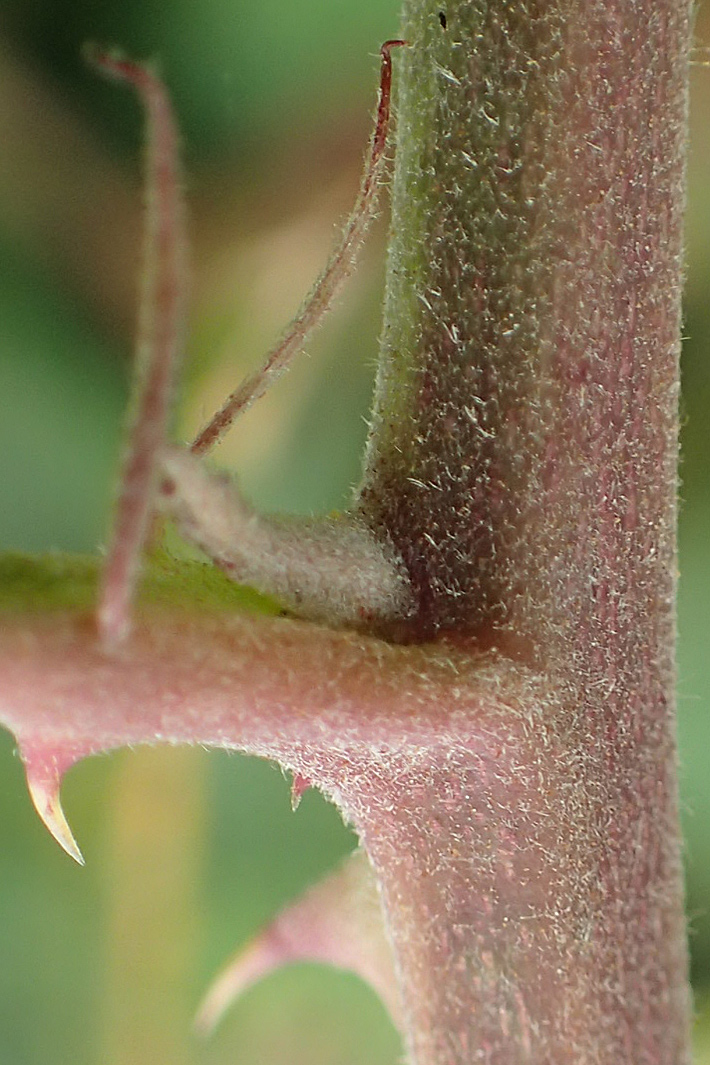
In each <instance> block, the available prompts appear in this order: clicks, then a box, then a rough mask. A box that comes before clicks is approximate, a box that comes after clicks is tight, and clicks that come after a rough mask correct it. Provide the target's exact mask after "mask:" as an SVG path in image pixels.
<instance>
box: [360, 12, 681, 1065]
mask: <svg viewBox="0 0 710 1065" xmlns="http://www.w3.org/2000/svg"><path fill="white" fill-rule="evenodd" d="M442 14H443V16H444V17H443V18H442V17H441V16H442ZM444 22H445V24H446V25H445V26H444V25H443V23H444ZM402 32H403V35H404V36H405V37H406V38H407V39H408V40H409V41H410V42H411V45H412V47H411V48H410V49H408V51H407V54H406V55H405V56H403V58H402V71H401V77H400V94H399V112H398V115H399V118H398V124H399V125H398V128H399V135H398V148H397V163H396V167H397V169H396V176H395V182H394V208H393V210H394V215H393V243H392V251H391V256H390V262H389V280H388V298H387V307H386V321H385V328H384V336H383V353H382V362H381V370H380V377H379V382H378V395H377V402H376V409H375V416H374V419H373V426H372V434H371V441H370V449H369V455H368V462H367V467H366V472H365V477H364V481H363V486H362V489H361V492H360V496H359V500H358V507H359V510H360V513H361V514H362V515H363V517H364V518H365V520H366V521H368V523H369V524H370V525H371V526H372V527H374V528H375V529H376V530H378V531H379V532H380V533H384V534H385V535H386V536H387V537H389V538H390V540H391V541H392V542H393V543H394V545H395V547H396V548H397V549H398V550H399V551H400V552H401V555H402V557H403V558H404V560H405V563H406V565H407V567H408V571H409V574H410V577H411V579H412V582H413V585H414V587H415V589H416V594H417V600H418V611H417V614H416V617H415V618H414V621H413V622H411V623H407V624H406V625H405V626H403V628H402V631H398V632H397V633H394V634H393V635H395V636H397V637H399V638H402V637H403V638H405V639H415V640H416V639H428V638H431V637H433V636H436V635H438V636H439V638H442V637H444V638H451V639H455V640H456V642H457V644H458V645H459V646H461V644H462V642H463V643H464V644H465V645H467V646H468V647H469V648H470V650H471V669H472V671H474V670H475V668H476V660H477V659H476V656H477V655H481V656H483V658H482V660H485V661H486V662H487V663H489V662H490V660H491V656H493V659H494V661H495V662H496V663H497V665H496V668H497V670H498V678H499V679H498V681H497V683H496V685H494V687H493V689H492V694H491V699H490V706H491V710H490V712H489V713H487V714H486V713H483V714H482V715H481V717H480V719H479V720H477V721H476V720H471V721H470V722H469V723H468V726H467V727H464V728H463V730H462V732H461V733H460V739H459V742H458V743H457V744H456V745H454V747H453V748H452V745H451V743H450V741H448V740H447V741H446V743H443V742H442V749H441V756H440V757H439V758H437V754H436V751H434V752H431V751H430V752H429V753H428V755H427V760H423V759H419V758H417V757H416V753H417V752H416V749H415V747H416V745H414V746H411V747H410V749H409V750H408V752H407V753H406V754H405V753H403V754H402V756H401V759H400V761H399V762H398V761H397V758H392V759H391V762H392V764H391V766H390V767H389V770H388V773H390V774H392V775H391V780H392V796H391V799H392V801H391V803H390V804H389V805H388V804H386V803H383V802H382V801H381V800H380V799H378V797H377V788H378V787H381V780H382V774H383V767H382V759H381V757H380V756H379V755H378V756H377V757H376V758H374V759H373V762H372V765H371V767H370V769H369V770H368V771H367V772H366V773H365V775H364V778H363V779H361V780H360V781H359V782H358V788H360V789H361V790H360V796H361V795H362V793H363V791H364V792H367V778H368V775H370V774H371V776H372V781H373V785H372V796H371V798H370V800H369V805H368V803H367V802H364V803H363V802H361V798H360V797H356V796H351V797H350V798H348V797H347V796H346V797H345V798H343V797H342V796H341V801H342V802H343V805H344V806H345V808H346V810H347V811H348V812H349V814H350V816H351V817H352V818H353V820H354V821H355V823H356V824H357V826H358V828H359V830H360V832H361V835H362V837H363V839H364V841H365V843H366V845H367V847H368V851H369V853H370V856H371V858H372V860H373V863H374V865H375V867H376V870H377V872H378V875H379V877H380V881H381V884H382V891H383V898H384V901H385V906H386V910H387V913H388V919H389V922H390V930H391V935H392V940H393V943H394V947H395V952H396V954H397V957H398V962H399V966H400V972H401V976H402V983H403V988H404V994H405V1001H406V1005H407V1008H408V1010H409V1015H410V1025H411V1031H412V1036H411V1038H412V1047H411V1050H412V1054H413V1058H414V1060H415V1062H416V1063H417V1065H468V1063H470V1062H474V1061H476V1062H478V1061H481V1062H486V1063H488V1065H518V1063H522V1062H534V1063H536V1065H562V1063H564V1065H583V1063H592V1062H594V1063H603V1065H617V1063H621V1062H623V1063H624V1065H642V1063H644V1065H651V1063H653V1065H680V1063H682V1062H686V1061H687V1060H688V1054H689V1051H688V1041H687V1030H688V996H687V981H686V953H685V945H684V924H683V915H682V888H681V874H680V861H679V830H678V811H677V794H676V765H675V757H676V756H675V739H674V712H673V686H674V671H673V650H674V605H673V603H674V583H675V568H676V567H675V516H676V489H677V481H676V463H677V425H678V421H677V401H678V354H679V337H680V291H681V277H682V241H681V236H682V234H681V227H682V211H683V204H684V154H685V143H686V134H687V122H686V119H687V49H688V42H689V33H690V27H689V7H688V4H687V2H686V0H654V3H653V4H652V5H649V4H646V3H641V2H637V0H497V2H491V0H449V2H448V3H443V2H442V0H437V2H436V3H435V2H433V0H405V10H404V21H403V26H402ZM522 674H525V675H526V676H527V677H528V679H529V681H530V686H529V687H526V686H525V684H523V686H522V688H521V682H520V677H521V675H522ZM526 683H527V682H526ZM448 711H449V713H450V714H451V717H452V720H455V721H456V722H457V727H459V726H460V725H461V722H460V720H459V718H458V717H457V715H456V706H455V705H452V706H450V707H449V708H448ZM464 734H465V735H464ZM400 762H401V764H400ZM395 763H396V764H395ZM394 856H398V857H397V858H396V859H395V857H394Z"/></svg>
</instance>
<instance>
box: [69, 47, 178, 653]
mask: <svg viewBox="0 0 710 1065" xmlns="http://www.w3.org/2000/svg"><path fill="white" fill-rule="evenodd" d="M88 54H89V59H90V61H91V62H93V64H94V65H95V66H96V67H97V68H98V69H99V70H100V71H101V72H102V73H104V74H106V75H108V76H109V77H113V78H116V79H118V80H119V81H125V82H128V83H129V84H130V85H132V86H133V87H134V88H135V89H136V90H137V91H138V92H139V93H140V95H141V97H142V100H143V103H144V106H145V109H146V115H147V121H148V135H147V153H148V158H147V177H146V189H147V192H146V198H147V204H146V233H145V265H144V273H143V284H142V291H141V297H140V308H141V311H140V321H139V326H138V338H137V343H136V364H137V365H136V376H137V381H138V387H137V390H136V395H135V397H134V400H133V409H132V411H131V414H130V419H129V428H128V445H127V449H126V454H125V457H124V460H123V468H122V471H121V480H120V484H121V488H120V493H119V498H118V502H117V506H116V516H115V520H114V525H113V530H112V533H111V538H110V543H109V548H108V555H107V562H106V567H105V569H104V572H103V576H102V581H101V589H100V595H99V608H98V615H97V622H98V628H99V633H100V636H101V638H102V640H103V642H104V644H105V645H106V646H108V647H114V646H116V645H117V644H119V643H120V642H121V641H122V640H123V639H124V638H125V636H126V635H127V633H128V630H129V627H130V602H131V598H132V596H133V591H134V588H135V583H136V579H137V575H138V566H139V561H140V556H141V552H142V550H143V547H144V544H145V540H146V536H147V535H148V529H149V524H150V518H151V506H152V500H153V497H154V494H155V487H156V482H157V479H158V467H159V452H160V449H161V448H162V447H163V445H164V443H165V439H166V429H167V422H168V418H169V415H170V402H171V398H172V391H173V382H174V377H175V371H176V367H177V362H178V357H179V353H180V347H181V341H182V332H183V320H184V312H185V290H186V276H185V275H186V269H185V258H186V250H185V249H186V237H185V222H184V209H183V204H182V198H181V194H180V189H179V181H178V166H177V156H178V152H177V131H176V127H175V122H174V119H173V115H172V109H171V107H170V102H169V100H168V97H167V93H166V92H165V89H164V87H163V85H162V83H161V82H160V80H159V79H158V78H157V77H156V76H155V75H154V74H152V73H151V71H149V70H148V69H147V68H146V67H144V66H141V65H139V64H138V63H133V62H130V61H128V60H126V59H121V58H117V57H114V56H112V55H110V54H108V53H105V52H98V51H94V50H92V51H91V52H89V53H88Z"/></svg>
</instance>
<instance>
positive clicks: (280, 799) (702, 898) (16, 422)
mask: <svg viewBox="0 0 710 1065" xmlns="http://www.w3.org/2000/svg"><path fill="white" fill-rule="evenodd" d="M397 17H398V0H339V3H338V4H333V3H332V2H326V0H260V2H259V3H258V4H253V3H247V2H246V0H230V2H229V3H227V2H226V0H201V3H200V4H199V6H198V5H197V4H196V3H195V2H194V0H172V2H171V3H160V2H157V0H142V2H140V3H139V2H137V0H124V2H123V3H122V4H120V5H119V4H114V5H110V4H106V5H102V4H99V3H96V2H94V0H33V2H32V3H31V4H28V3H27V0H1V2H0V407H1V413H0V455H1V456H2V458H1V460H0V500H2V503H1V504H0V548H20V549H25V550H37V551H39V550H46V549H50V548H56V549H60V550H69V551H93V550H95V548H96V545H97V544H99V543H101V541H102V537H103V535H104V531H105V527H106V513H107V506H108V503H109V494H110V488H111V484H112V478H113V470H114V467H115V461H116V453H117V441H118V434H119V429H120V424H121V416H122V412H123V409H124V405H125V399H126V383H127V378H128V360H129V355H130V351H131V343H132V333H133V321H134V314H135V295H136V292H135V287H136V278H137V276H138V271H139V266H140V199H141V195H140V184H139V166H138V159H139V154H140V140H141V137H140V132H141V117H140V114H139V110H138V107H137V105H136V103H135V101H134V100H133V99H132V97H131V95H130V94H128V93H126V92H123V91H121V90H120V89H118V88H116V87H115V86H110V85H106V84H104V83H102V82H101V81H100V80H98V79H97V78H96V77H95V76H94V75H93V74H92V73H91V72H89V71H88V70H87V69H86V68H85V67H84V66H83V65H82V63H81V61H80V58H79V51H80V46H81V44H82V43H83V42H84V41H86V40H96V41H100V42H102V43H107V44H115V45H118V46H120V47H122V48H123V49H125V50H126V51H127V52H128V53H130V54H131V55H134V56H137V57H143V56H152V57H158V58H159V61H160V66H161V69H162V72H163V74H164V76H165V78H166V80H167V81H168V83H169V85H170V87H171V91H172V94H173V98H174V101H175V104H176V107H177V110H178V113H179V116H180V122H181V127H182V133H183V140H184V149H185V151H184V154H185V171H186V178H185V182H186V188H187V193H188V197H189V204H190V229H191V238H192V243H193V251H192V258H193V283H192V314H191V330H190V337H189V343H188V359H187V369H186V377H187V379H188V384H189V388H188V389H186V395H187V396H188V398H187V399H186V400H185V402H184V404H183V409H182V411H181V415H180V417H181V426H180V429H181V431H183V432H186V433H187V432H189V431H190V430H192V429H195V428H196V427H197V426H198V424H199V423H201V422H202V420H203V418H204V416H205V415H206V414H207V413H209V412H210V411H211V410H212V409H213V407H214V406H215V405H216V404H217V403H218V401H219V400H220V399H221V398H223V396H224V395H225V394H226V392H227V391H228V389H229V388H230V386H231V385H233V384H234V383H235V382H236V381H237V380H238V379H239V377H240V375H241V373H242V372H243V369H244V368H245V367H247V366H251V365H254V364H256V363H257V361H258V359H259V355H260V354H261V353H263V351H264V350H265V349H266V348H267V347H268V345H269V343H270V342H271V341H272V340H273V339H274V338H275V336H276V335H277V334H278V333H279V331H280V329H281V328H282V327H283V325H284V324H285V323H286V322H287V321H288V319H289V316H290V315H291V314H292V313H293V312H294V311H295V309H296V308H297V306H298V304H299V302H300V299H301V297H302V295H303V294H304V292H305V291H306V290H307V288H308V285H309V284H310V281H311V279H313V278H314V277H315V276H316V275H317V273H318V270H319V268H320V267H321V266H322V265H323V263H324V262H325V260H326V258H327V254H328V251H329V250H330V247H331V245H332V240H333V235H334V225H335V224H336V223H337V222H338V220H340V219H342V218H343V216H344V215H345V214H347V212H348V210H349V207H350V205H351V203H352V201H353V199H354V195H355V192H356V190H357V186H358V182H359V173H360V166H361V161H362V157H363V152H364V147H365V144H366V140H367V136H368V133H369V129H370V116H371V113H372V108H373V106H374V91H375V84H376V78H377V68H378V63H377V58H376V55H377V50H378V47H379V44H380V42H381V41H383V40H384V39H385V38H387V37H391V36H393V35H394V34H395V33H396V32H397V28H398V25H397ZM697 37H698V44H699V45H702V44H703V42H704V40H707V41H710V19H708V18H707V17H706V16H704V15H703V13H702V12H701V14H700V17H699V21H698V24H697ZM696 58H697V60H698V62H697V65H696V66H695V67H694V70H693V75H692V82H693V114H692V119H693V122H692V125H693V130H692V143H691V157H690V214H689V223H688V228H687V232H688V256H687V257H688V284H687V299H686V324H685V333H686V341H685V348H684V388H685V392H684V401H683V411H684V459H683V467H682V476H683V493H682V496H683V507H682V514H681V594H680V603H679V622H680V648H679V731H680V747H681V774H682V788H683V818H684V828H685V833H686V838H687V848H686V866H687V873H688V912H689V917H690V928H691V949H692V964H693V978H694V983H695V986H696V988H697V992H698V1026H697V1034H698V1044H697V1045H698V1050H697V1061H698V1062H702V1063H706V1062H710V1008H707V1007H706V1006H705V1003H706V1002H707V1003H708V1005H709V1006H710V912H709V911H708V902H709V901H710V827H709V821H710V772H709V771H708V764H709V762H710V759H709V754H710V705H709V704H710V682H709V680H708V672H707V668H706V666H707V657H708V656H707V645H708V633H709V631H710V625H709V621H710V619H709V618H708V603H709V602H710V552H709V550H708V534H707V528H708V519H709V518H710V481H709V479H708V475H707V469H706V467H707V463H706V455H707V451H708V442H709V440H710V428H709V424H708V418H707V412H708V410H710V182H709V181H708V177H707V175H708V172H709V171H710V69H708V68H707V67H706V66H705V65H703V64H704V61H705V58H706V57H705V53H703V52H702V50H698V52H697V57H696ZM383 242H384V232H383V228H382V227H380V230H379V231H378V232H377V233H376V234H375V237H374V238H373V240H372V241H371V242H370V244H369V247H368V250H367V252H366V255H365V257H364V263H363V266H362V267H361V269H360V270H359V271H358V273H357V275H356V277H355V279H354V280H353V281H352V282H351V285H350V288H349V290H348V295H347V298H346V300H345V301H344V302H343V305H342V307H341V308H340V309H339V311H338V312H337V314H336V315H335V316H334V318H333V321H332V322H331V323H329V324H328V325H327V326H326V327H325V328H324V330H323V331H322V332H321V334H319V336H318V338H317V340H316V341H315V342H314V343H313V344H311V345H310V348H309V356H310V357H309V358H304V359H302V360H301V361H300V363H299V365H298V366H297V367H296V368H295V369H294V371H293V372H292V373H291V374H290V375H289V377H288V378H287V380H286V381H285V382H283V383H281V384H280V385H279V386H278V387H277V388H276V389H275V390H274V392H273V393H272V394H270V395H269V396H268V397H266V398H265V399H264V400H263V401H262V403H260V404H259V406H258V408H256V409H255V410H254V411H253V412H251V413H250V415H249V416H248V417H247V418H246V419H244V423H243V425H242V426H240V427H239V428H238V429H237V430H236V431H235V432H234V433H233V434H232V436H231V437H230V439H229V441H228V443H227V444H225V445H224V447H223V449H222V454H221V458H222V460H223V461H224V462H226V463H229V464H232V465H234V466H235V467H236V468H237V469H238V470H239V473H240V479H241V483H242V485H243V487H244V490H245V492H246V493H247V494H248V496H249V497H250V498H251V499H253V500H254V501H255V502H256V503H257V504H259V505H260V506H262V507H265V508H277V509H283V510H291V511H294V510H300V511H310V510H324V509H325V510H327V509H329V508H332V507H337V506H339V505H342V503H343V502H344V501H345V500H346V499H347V496H348V492H349V488H350V486H351V485H352V484H353V483H354V482H356V481H357V478H358V472H359V461H360V460H359V455H360V451H361V447H362V444H363V441H364V437H365V424H364V420H363V416H364V414H365V413H366V411H367V408H368V403H369V398H370V393H371V387H372V377H373V371H374V360H375V354H376V338H377V333H378V327H379V315H380V301H381V291H382V272H383V264H382V250H383ZM63 795H64V805H65V808H66V810H67V813H68V816H69V819H70V821H71V823H72V826H73V828H74V830H75V832H76V834H77V837H78V839H79V841H80V844H81V846H82V849H83V851H84V854H85V856H86V858H87V868H86V869H83V870H82V869H79V868H78V867H75V866H74V865H73V864H72V863H71V862H70V861H69V859H67V857H66V856H65V855H64V854H63V853H62V852H60V850H59V848H58V847H57V846H56V845H55V844H54V843H53V842H52V841H51V840H50V838H49V837H48V835H47V833H46V831H45V830H44V829H43V828H42V827H41V825H40V824H39V821H38V819H37V818H36V816H35V814H34V813H33V811H32V810H31V808H30V803H29V799H28V797H27V792H26V789H25V785H24V780H23V774H22V770H21V766H20V764H19V760H18V759H17V758H16V757H15V756H14V751H13V742H12V740H11V738H10V737H9V736H8V735H6V734H4V733H3V734H1V735H0V836H1V845H0V1062H2V1063H3V1065H5V1063H7V1065H147V1063H149V1062H150V1063H151V1065H153V1063H160V1065H203V1063H209V1065H218V1063H219V1065H221V1063H225V1065H227V1063H229V1065H233V1063H234V1062H236V1061H239V1062H240V1063H242V1065H252V1063H254V1065H257V1063H258V1065H268V1063H270V1062H274V1063H279V1065H282V1063H283V1062H285V1061H288V1062H289V1065H306V1063H308V1065H341V1063H342V1065H360V1063H362V1065H365V1063H367V1065H394V1063H395V1062H396V1061H397V1060H398V1059H399V1057H400V1054H401V1048H400V1046H399V1042H398V1039H397V1037H396V1035H395V1033H394V1032H393V1030H392V1028H391V1026H390V1024H389V1021H388V1020H387V1018H386V1016H385V1013H384V1010H383V1009H382V1008H381V1006H380V1005H379V1003H378V1001H377V1000H376V999H375V997H374V995H372V994H371V992H370V991H369V990H368V989H367V988H365V987H364V986H363V985H361V984H360V983H359V982H358V981H357V980H356V979H355V978H352V977H349V976H347V975H344V974H338V973H335V972H332V971H330V970H325V969H321V968H318V967H305V966H299V967H295V968H293V969H290V970H286V971H284V972H282V973H280V974H278V975H276V976H274V977H272V978H271V979H269V980H267V981H265V982H264V983H263V984H261V985H260V986H258V987H256V988H255V989H254V990H253V991H251V992H250V993H249V994H247V995H246V996H245V997H244V999H243V1000H242V1001H241V1002H240V1003H238V1004H237V1005H236V1006H235V1007H234V1008H233V1009H232V1010H231V1012H230V1013H229V1014H228V1016H227V1017H226V1018H225V1020H224V1022H223V1024H222V1025H221V1027H220V1029H219V1030H218V1032H217V1033H216V1035H215V1036H214V1037H213V1038H212V1039H210V1040H209V1041H207V1042H205V1041H202V1040H200V1039H198V1038H196V1037H195V1036H194V1035H193V1034H192V1032H191V1029H190V1024H191V1017H192V1015H193V1014H194V1010H195V1008H196V1006H197V1004H198V1001H199V998H200V995H201V993H202V991H203V990H204V989H205V987H206V985H207V983H208V981H209V979H210V977H211V975H212V974H213V973H214V972H215V970H216V969H217V968H218V966H219V965H220V964H221V963H222V962H223V961H224V960H225V958H226V957H227V955H228V954H229V953H230V952H231V950H232V948H233V947H234V946H236V945H238V944H239V943H242V942H244V941H245V940H246V939H247V938H248V937H249V936H250V935H251V934H253V932H254V931H255V930H256V929H257V928H258V927H259V926H260V925H261V924H262V923H263V922H264V921H266V920H267V919H268V918H269V917H270V916H271V915H272V914H274V912H275V911H277V910H278V909H279V908H280V907H281V906H282V905H283V904H284V903H285V902H287V901H288V900H289V899H290V898H292V897H293V896H294V895H295V894H297V893H298V892H299V891H300V890H301V889H303V888H304V887H305V886H307V885H308V884H310V883H312V882H313V881H314V880H316V879H317V878H318V877H319V876H320V875H321V874H322V873H324V872H326V871H327V870H328V869H330V868H331V867H332V866H333V865H334V864H335V863H336V861H337V860H338V858H339V857H340V856H341V855H343V854H344V853H346V852H347V851H348V850H349V849H350V848H351V847H352V846H353V839H352V836H351V834H350V833H349V832H348V831H347V830H346V829H345V828H344V827H343V825H342V824H341V823H340V821H339V818H338V816H337V814H336V813H335V812H334V811H333V810H332V809H331V808H329V807H327V806H326V805H325V804H324V803H323V802H322V801H321V800H320V798H319V796H317V795H314V794H311V793H308V794H307V795H306V796H305V798H304V800H303V802H302V805H301V807H300V809H299V810H298V812H297V814H295V815H293V814H292V813H291V810H290V806H289V801H288V782H287V781H285V780H284V779H283V778H282V776H281V774H280V773H279V772H278V770H276V769H275V768H274V767H272V766H270V765H266V764H264V763H258V762H255V761H249V760H246V759H243V758H238V757H235V756H231V757H228V756H226V755H223V754H218V753H210V754H207V753H206V752H204V751H188V750H184V751H183V750H179V751H165V750H158V751H147V750H141V751H138V752H131V753H129V752H123V753H120V754H117V755H114V756H111V757H105V758H101V759H94V760H92V761H89V762H87V763H84V764H83V765H81V766H79V767H77V768H76V769H75V770H73V771H72V773H71V774H70V775H69V778H68V779H67V782H66V784H65V788H64V792H63Z"/></svg>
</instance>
